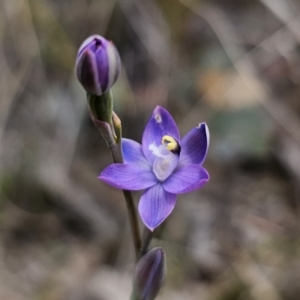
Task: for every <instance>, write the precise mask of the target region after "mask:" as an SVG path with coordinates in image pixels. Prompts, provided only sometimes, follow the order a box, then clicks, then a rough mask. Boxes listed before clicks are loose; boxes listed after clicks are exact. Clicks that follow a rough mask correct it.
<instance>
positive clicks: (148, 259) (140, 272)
mask: <svg viewBox="0 0 300 300" xmlns="http://www.w3.org/2000/svg"><path fill="white" fill-rule="evenodd" d="M165 275H166V255H165V252H164V251H163V249H162V248H153V249H152V250H150V251H149V252H148V253H147V254H145V255H144V256H143V257H142V258H141V259H140V260H139V262H138V263H137V266H136V269H135V272H134V275H133V292H134V294H135V296H136V298H137V299H139V300H153V299H155V297H156V296H157V294H158V292H159V290H160V288H161V287H162V285H163V283H164V279H165Z"/></svg>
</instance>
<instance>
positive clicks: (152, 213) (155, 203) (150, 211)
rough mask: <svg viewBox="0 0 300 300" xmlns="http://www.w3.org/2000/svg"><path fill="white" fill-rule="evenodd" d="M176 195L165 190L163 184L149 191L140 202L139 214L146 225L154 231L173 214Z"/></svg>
mask: <svg viewBox="0 0 300 300" xmlns="http://www.w3.org/2000/svg"><path fill="white" fill-rule="evenodd" d="M175 204H176V195H175V194H171V193H168V192H166V191H165V190H164V188H163V186H162V184H156V185H155V186H153V187H150V188H149V189H147V190H146V191H145V192H144V194H143V195H142V197H141V199H140V202H139V213H140V216H141V218H142V220H143V222H144V224H145V225H146V226H147V227H148V228H149V229H150V230H151V231H153V230H154V229H155V228H156V227H157V226H158V225H160V224H161V223H162V222H163V221H164V220H165V219H166V218H167V217H168V216H169V214H170V213H171V212H172V210H173V208H174V206H175Z"/></svg>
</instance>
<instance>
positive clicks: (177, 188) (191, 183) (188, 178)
mask: <svg viewBox="0 0 300 300" xmlns="http://www.w3.org/2000/svg"><path fill="white" fill-rule="evenodd" d="M208 180H209V175H208V173H207V171H206V170H205V169H204V168H203V167H201V166H199V165H188V166H183V167H181V168H180V169H178V170H177V171H176V172H175V173H174V174H172V175H171V176H170V177H169V178H168V179H167V180H166V181H165V182H164V183H163V186H164V189H165V190H166V191H167V192H170V193H174V194H183V193H187V192H191V191H194V190H196V189H198V188H200V187H202V186H203V185H204V184H205V183H206V182H207V181H208Z"/></svg>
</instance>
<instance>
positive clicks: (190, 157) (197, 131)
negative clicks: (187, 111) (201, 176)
mask: <svg viewBox="0 0 300 300" xmlns="http://www.w3.org/2000/svg"><path fill="white" fill-rule="evenodd" d="M208 146H209V131H208V127H207V125H206V123H200V124H199V125H198V126H197V127H195V128H193V129H192V130H191V131H190V132H188V133H187V134H186V135H185V136H184V138H183V139H182V142H181V153H180V162H179V163H180V165H182V166H183V165H189V164H199V165H201V164H202V163H203V162H204V160H205V157H206V154H207V151H208Z"/></svg>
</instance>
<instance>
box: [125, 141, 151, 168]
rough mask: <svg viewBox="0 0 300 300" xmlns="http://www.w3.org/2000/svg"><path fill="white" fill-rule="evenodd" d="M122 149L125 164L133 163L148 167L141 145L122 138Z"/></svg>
mask: <svg viewBox="0 0 300 300" xmlns="http://www.w3.org/2000/svg"><path fill="white" fill-rule="evenodd" d="M122 150H123V157H124V163H125V164H135V165H138V166H140V167H144V168H148V169H150V165H149V162H148V161H147V159H146V158H145V156H144V154H143V150H142V145H141V144H139V143H138V142H136V141H133V140H130V139H124V138H123V139H122Z"/></svg>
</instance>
